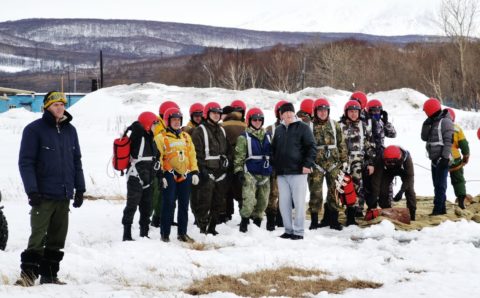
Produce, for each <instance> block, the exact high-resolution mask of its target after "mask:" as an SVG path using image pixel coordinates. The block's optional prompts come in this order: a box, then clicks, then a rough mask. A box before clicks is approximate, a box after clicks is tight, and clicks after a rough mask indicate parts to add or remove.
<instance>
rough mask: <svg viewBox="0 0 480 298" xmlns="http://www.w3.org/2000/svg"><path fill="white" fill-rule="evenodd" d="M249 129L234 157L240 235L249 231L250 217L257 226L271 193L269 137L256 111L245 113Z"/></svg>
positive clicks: (239, 139)
mask: <svg viewBox="0 0 480 298" xmlns="http://www.w3.org/2000/svg"><path fill="white" fill-rule="evenodd" d="M246 121H247V124H248V127H247V129H246V130H245V132H244V133H243V134H241V135H240V136H239V137H238V139H237V144H236V146H235V157H234V172H235V175H236V177H237V180H238V181H239V183H240V184H241V185H242V199H243V203H242V208H241V209H240V216H241V217H242V221H241V223H240V232H243V233H245V232H246V231H247V229H248V224H249V222H250V218H253V223H254V224H255V225H257V226H259V227H260V225H261V223H262V218H263V212H264V211H265V209H266V208H267V201H268V196H269V194H270V175H271V174H272V166H271V165H270V155H271V152H270V144H271V135H270V134H269V133H266V132H265V131H264V130H263V129H262V126H263V122H264V115H263V112H262V110H260V109H259V108H252V109H250V110H249V111H248V113H247V119H246Z"/></svg>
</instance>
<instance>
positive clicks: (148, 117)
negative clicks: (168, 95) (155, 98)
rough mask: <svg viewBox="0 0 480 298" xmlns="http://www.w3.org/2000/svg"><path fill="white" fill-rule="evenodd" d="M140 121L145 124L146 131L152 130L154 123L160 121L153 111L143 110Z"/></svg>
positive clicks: (139, 117) (139, 116)
mask: <svg viewBox="0 0 480 298" xmlns="http://www.w3.org/2000/svg"><path fill="white" fill-rule="evenodd" d="M138 122H140V124H141V125H142V126H143V129H145V131H150V129H151V128H152V125H153V124H154V123H155V122H157V123H158V116H157V115H155V114H154V113H152V112H143V113H141V114H140V115H138Z"/></svg>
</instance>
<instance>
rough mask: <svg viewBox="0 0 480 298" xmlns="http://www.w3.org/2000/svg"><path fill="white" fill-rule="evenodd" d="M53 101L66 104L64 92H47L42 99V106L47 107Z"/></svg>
mask: <svg viewBox="0 0 480 298" xmlns="http://www.w3.org/2000/svg"><path fill="white" fill-rule="evenodd" d="M54 102H63V103H64V104H67V100H66V98H65V94H64V93H62V92H58V91H51V92H48V93H47V95H45V98H44V99H43V108H44V109H47V108H48V107H49V106H50V105H51V104H53V103H54Z"/></svg>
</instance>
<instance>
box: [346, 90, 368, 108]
mask: <svg viewBox="0 0 480 298" xmlns="http://www.w3.org/2000/svg"><path fill="white" fill-rule="evenodd" d="M350 100H356V101H358V103H360V107H361V108H362V109H365V107H366V106H367V101H368V100H367V96H366V95H365V93H363V92H362V91H355V92H353V93H352V95H351V96H350Z"/></svg>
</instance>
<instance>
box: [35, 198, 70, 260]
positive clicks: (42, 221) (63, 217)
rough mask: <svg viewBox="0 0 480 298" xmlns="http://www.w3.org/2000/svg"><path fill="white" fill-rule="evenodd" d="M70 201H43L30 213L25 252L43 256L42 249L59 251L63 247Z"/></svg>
mask: <svg viewBox="0 0 480 298" xmlns="http://www.w3.org/2000/svg"><path fill="white" fill-rule="evenodd" d="M69 207H70V200H67V199H65V200H43V201H42V202H41V203H40V205H39V206H36V207H32V210H31V211H30V227H31V231H32V232H31V234H30V238H29V239H28V247H27V251H32V252H35V253H37V254H40V255H43V252H44V248H45V249H47V250H51V251H60V250H61V249H63V248H64V247H65V239H66V238H67V231H68V212H69V210H70V209H69Z"/></svg>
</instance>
